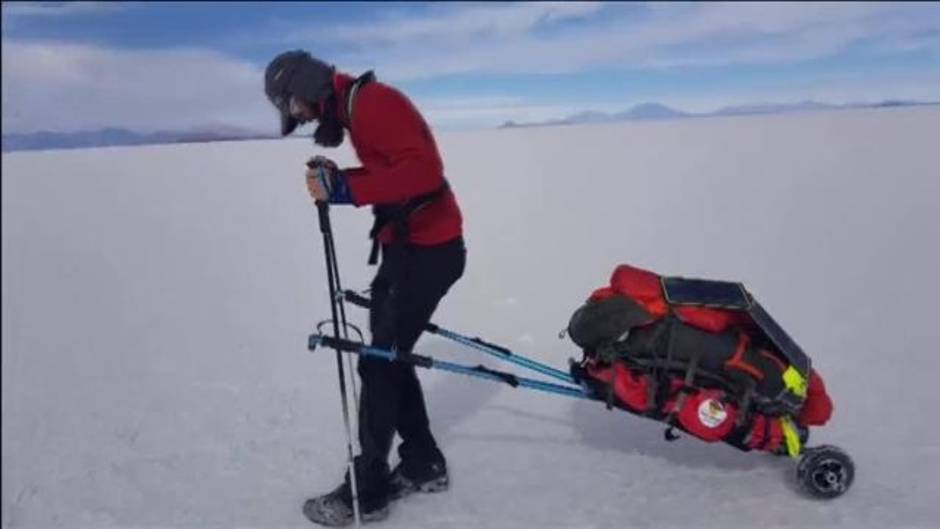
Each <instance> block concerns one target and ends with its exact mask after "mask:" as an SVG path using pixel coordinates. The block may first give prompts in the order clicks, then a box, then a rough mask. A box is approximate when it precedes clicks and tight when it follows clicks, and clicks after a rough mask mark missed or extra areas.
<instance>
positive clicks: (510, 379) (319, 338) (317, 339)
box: [308, 334, 593, 400]
mask: <svg viewBox="0 0 940 529" xmlns="http://www.w3.org/2000/svg"><path fill="white" fill-rule="evenodd" d="M318 345H323V346H326V347H331V348H335V349H340V350H343V351H347V352H350V353H355V354H359V355H361V356H367V357H369V356H371V357H373V358H381V359H383V360H388V361H389V362H403V363H408V364H413V365H416V366H418V367H424V368H427V369H440V370H442V371H450V372H451V373H458V374H461V375H467V376H471V377H477V378H483V379H487V380H493V381H497V382H505V383H506V384H509V385H510V386H512V387H522V388H526V389H533V390H536V391H544V392H547V393H554V394H556V395H563V396H565V397H572V398H578V399H586V400H593V399H592V398H591V397H590V396H589V395H588V393H587V392H586V391H585V390H584V389H583V388H581V387H579V386H564V385H561V384H555V383H552V382H543V381H541V380H535V379H531V378H526V377H519V376H516V375H513V374H511V373H506V372H503V371H496V370H493V369H489V368H486V367H483V366H476V367H470V366H466V365H462V364H456V363H453V362H446V361H443V360H437V359H435V358H431V357H429V356H422V355H416V354H399V353H396V352H395V351H390V350H387V349H381V348H378V347H371V346H368V345H365V344H361V343H358V342H353V341H350V340H344V339H337V338H334V337H331V336H324V335H320V334H313V335H310V340H309V344H308V348H309V349H310V350H311V351H313V350H314V349H316V347H317V346H318ZM572 382H573V381H572Z"/></svg>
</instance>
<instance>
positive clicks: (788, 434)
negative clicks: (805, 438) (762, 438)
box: [780, 415, 803, 458]
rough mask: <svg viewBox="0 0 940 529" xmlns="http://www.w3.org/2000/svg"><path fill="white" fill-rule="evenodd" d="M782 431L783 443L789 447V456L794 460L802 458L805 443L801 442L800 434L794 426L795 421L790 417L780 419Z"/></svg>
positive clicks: (785, 416)
mask: <svg viewBox="0 0 940 529" xmlns="http://www.w3.org/2000/svg"><path fill="white" fill-rule="evenodd" d="M780 429H781V430H782V431H783V441H784V442H785V443H786V445H787V454H789V455H790V457H794V458H796V457H800V453H801V452H802V449H803V447H802V444H803V443H801V442H800V434H799V433H798V432H797V431H796V426H794V425H793V420H792V419H790V416H789V415H784V416H783V417H780Z"/></svg>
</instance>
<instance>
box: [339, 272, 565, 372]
mask: <svg viewBox="0 0 940 529" xmlns="http://www.w3.org/2000/svg"><path fill="white" fill-rule="evenodd" d="M343 298H344V299H345V300H346V301H349V302H350V303H352V304H353V305H358V306H360V307H363V308H369V307H370V305H371V303H372V301H371V300H370V299H369V298H367V297H365V296H363V295H360V294H358V293H356V292H354V291H352V290H344V291H343ZM424 330H426V331H428V332H430V333H432V334H437V335H439V336H443V337H444V338H447V339H448V340H453V341H455V342H457V343H459V344H462V345H466V346H467V347H472V348H473V349H476V350H477V351H482V352H484V353H486V354H488V355H491V356H495V357H496V358H499V359H500V360H504V361H506V362H510V363H513V364H516V365H518V366H521V367H524V368H526V369H531V370H532V371H537V372H539V373H542V374H543V375H546V376H549V377H552V378H554V379H557V380H561V381H562V382H566V383H568V384H575V385H577V382H575V380H574V378H572V377H571V375H570V374H568V373H565V372H564V371H561V370H558V369H555V368H554V367H551V366H548V365H545V364H543V363H541V362H536V361H535V360H532V359H530V358H526V357H524V356H521V355H517V354H515V353H513V352H512V351H510V350H509V349H507V348H505V347H503V346H501V345H496V344H493V343H489V342H486V341H483V340H481V339H480V338H470V337H468V336H464V335H462V334H459V333H456V332H454V331H451V330H448V329H444V328H443V327H440V326H438V325H435V324H433V323H429V324H427V325H426V326H425V328H424Z"/></svg>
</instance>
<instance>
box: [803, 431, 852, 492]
mask: <svg viewBox="0 0 940 529" xmlns="http://www.w3.org/2000/svg"><path fill="white" fill-rule="evenodd" d="M854 479H855V463H853V462H852V458H851V457H849V455H848V454H846V453H845V452H843V451H842V449H840V448H838V447H835V446H832V445H823V446H817V447H814V448H807V449H806V450H805V451H804V452H803V456H802V457H801V458H800V463H799V465H797V468H796V480H797V482H798V483H799V484H800V486H801V487H802V488H803V489H805V490H806V491H807V492H808V493H809V494H810V495H812V496H814V497H816V498H821V499H825V500H831V499H833V498H838V497H839V496H841V495H843V494H844V493H845V491H847V490H849V487H851V486H852V481H853V480H854Z"/></svg>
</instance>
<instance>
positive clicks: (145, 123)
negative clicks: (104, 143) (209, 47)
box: [3, 41, 276, 132]
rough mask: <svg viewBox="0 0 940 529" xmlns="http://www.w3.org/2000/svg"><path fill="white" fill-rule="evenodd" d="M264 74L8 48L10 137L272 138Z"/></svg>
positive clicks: (130, 56) (45, 48) (203, 59)
mask: <svg viewBox="0 0 940 529" xmlns="http://www.w3.org/2000/svg"><path fill="white" fill-rule="evenodd" d="M262 79H263V75H262V71H261V70H260V69H259V68H257V67H255V66H253V65H251V64H249V63H246V62H243V61H239V60H235V59H232V58H229V57H226V56H224V55H221V54H218V53H214V52H210V51H205V50H195V49H178V50H161V51H124V50H114V49H107V48H101V47H97V46H90V45H83V44H66V43H50V42H42V43H37V42H18V41H5V42H3V128H4V131H5V132H28V131H35V130H78V129H85V128H96V127H101V126H117V127H128V128H133V129H137V130H158V129H182V128H189V127H197V126H203V125H206V124H209V123H219V124H222V123H224V124H229V125H234V126H241V127H249V128H255V129H260V130H265V129H267V130H272V131H273V130H275V128H276V116H275V114H274V110H273V109H271V108H270V105H269V104H268V102H267V100H266V99H265V97H264V91H263V81H262Z"/></svg>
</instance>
